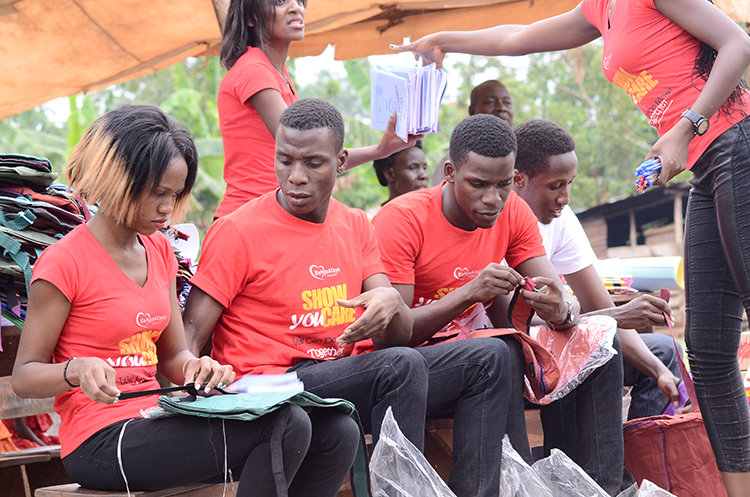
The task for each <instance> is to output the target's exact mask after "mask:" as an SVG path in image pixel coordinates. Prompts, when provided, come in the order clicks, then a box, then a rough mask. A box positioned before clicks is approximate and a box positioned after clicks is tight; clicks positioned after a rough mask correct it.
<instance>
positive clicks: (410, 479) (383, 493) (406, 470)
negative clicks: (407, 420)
mask: <svg viewBox="0 0 750 497" xmlns="http://www.w3.org/2000/svg"><path fill="white" fill-rule="evenodd" d="M370 485H371V487H372V495H373V497H456V495H455V494H454V493H453V492H451V489H450V488H448V485H446V484H445V482H444V481H443V480H442V479H441V478H440V476H439V475H438V474H437V472H436V471H435V470H434V469H433V468H432V466H430V463H428V462H427V459H425V457H424V456H423V455H422V453H421V452H420V451H419V449H417V448H416V447H415V446H414V444H412V443H411V442H410V441H409V440H408V439H407V438H406V437H405V436H404V434H403V433H401V430H400V429H399V427H398V424H397V423H396V420H395V419H394V418H393V412H391V408H390V407H389V408H388V411H386V413H385V418H383V425H382V427H381V428H380V440H378V443H377V444H376V445H375V450H374V451H373V452H372V459H371V460H370Z"/></svg>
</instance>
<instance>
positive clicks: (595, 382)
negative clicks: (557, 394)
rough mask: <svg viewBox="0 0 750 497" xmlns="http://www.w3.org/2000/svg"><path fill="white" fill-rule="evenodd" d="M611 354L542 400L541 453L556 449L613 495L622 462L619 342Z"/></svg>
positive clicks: (620, 478) (617, 490) (620, 358)
mask: <svg viewBox="0 0 750 497" xmlns="http://www.w3.org/2000/svg"><path fill="white" fill-rule="evenodd" d="M612 346H613V347H614V349H615V350H616V351H617V355H616V356H614V357H613V358H612V359H610V360H609V361H608V362H607V363H606V364H604V365H603V366H601V367H599V368H598V369H597V370H596V371H594V372H593V373H591V375H590V376H589V377H588V378H586V380H585V381H583V383H581V384H580V385H578V386H577V387H576V388H575V390H573V391H572V392H570V393H569V394H568V395H566V396H565V397H563V398H562V399H560V400H557V401H555V402H552V403H551V404H549V405H546V406H542V410H541V416H540V417H541V419H542V428H543V430H544V455H545V456H548V455H549V454H550V451H551V450H552V449H560V450H562V451H563V452H565V454H567V455H568V457H570V458H571V459H573V461H575V463H576V464H578V465H579V466H580V467H581V468H583V470H584V471H586V473H588V475H589V476H590V477H591V478H593V479H594V481H596V482H597V483H598V484H599V486H601V487H602V488H603V489H604V490H605V491H606V492H607V493H608V494H610V495H617V494H618V493H619V492H620V485H621V483H622V466H623V462H624V452H623V441H622V380H623V377H622V347H621V346H620V337H619V336H618V335H615V339H614V341H613V343H612Z"/></svg>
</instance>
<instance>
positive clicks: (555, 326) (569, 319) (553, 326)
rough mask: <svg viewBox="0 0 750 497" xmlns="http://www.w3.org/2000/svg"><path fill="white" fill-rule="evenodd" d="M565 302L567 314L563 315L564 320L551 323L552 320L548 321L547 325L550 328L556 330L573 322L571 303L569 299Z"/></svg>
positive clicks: (566, 327)
mask: <svg viewBox="0 0 750 497" xmlns="http://www.w3.org/2000/svg"><path fill="white" fill-rule="evenodd" d="M565 303H566V304H568V314H567V316H565V321H563V322H562V323H553V322H552V321H548V322H547V324H549V327H550V329H551V330H554V331H557V330H559V329H561V328H565V329H568V328H569V326H568V325H570V324H573V303H572V302H571V301H570V300H566V301H565Z"/></svg>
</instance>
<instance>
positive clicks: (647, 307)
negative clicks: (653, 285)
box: [612, 294, 674, 329]
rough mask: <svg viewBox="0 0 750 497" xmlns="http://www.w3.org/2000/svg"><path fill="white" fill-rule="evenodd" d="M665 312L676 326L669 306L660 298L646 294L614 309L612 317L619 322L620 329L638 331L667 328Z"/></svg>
mask: <svg viewBox="0 0 750 497" xmlns="http://www.w3.org/2000/svg"><path fill="white" fill-rule="evenodd" d="M665 312H666V313H667V316H669V319H670V320H671V322H672V324H673V325H674V315H673V314H672V308H671V307H669V304H668V303H667V302H666V301H664V300H663V299H661V298H659V297H655V296H653V295H648V294H646V295H641V296H640V297H638V298H637V299H633V300H631V301H630V302H628V303H627V304H624V305H621V306H620V307H617V308H616V309H614V310H613V314H612V317H613V318H615V319H616V320H617V327H618V328H632V329H638V328H646V327H647V326H666V325H667V323H666V321H665V320H664V314H663V313H665Z"/></svg>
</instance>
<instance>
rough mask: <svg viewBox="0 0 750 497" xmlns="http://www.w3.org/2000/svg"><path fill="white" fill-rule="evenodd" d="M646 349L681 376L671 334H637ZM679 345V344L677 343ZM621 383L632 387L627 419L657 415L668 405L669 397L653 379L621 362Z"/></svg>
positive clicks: (678, 376) (676, 374)
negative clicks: (622, 380)
mask: <svg viewBox="0 0 750 497" xmlns="http://www.w3.org/2000/svg"><path fill="white" fill-rule="evenodd" d="M639 336H640V337H641V339H642V340H643V342H644V343H645V344H646V346H647V347H648V349H649V350H650V351H651V353H652V354H654V355H655V356H656V357H657V358H658V359H659V360H660V361H661V362H662V363H663V364H664V365H665V366H666V367H667V369H669V370H670V371H671V372H672V374H673V375H675V376H676V377H677V378H682V374H681V373H680V366H679V365H678V361H677V353H676V352H675V349H674V342H673V341H672V337H671V336H667V335H660V334H659V333H641V334H640V335H639ZM678 347H679V344H678ZM623 377H624V382H623V385H625V386H626V387H633V389H632V390H631V391H630V409H629V410H628V419H636V418H646V417H648V416H658V415H659V414H662V413H663V412H664V409H666V408H667V406H668V405H669V399H667V398H666V397H664V395H663V394H662V393H661V389H659V384H658V383H657V382H656V380H655V379H653V378H651V377H650V376H648V375H647V374H644V373H641V372H640V371H638V370H637V369H636V368H634V367H633V366H631V365H630V364H628V363H625V364H623Z"/></svg>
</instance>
